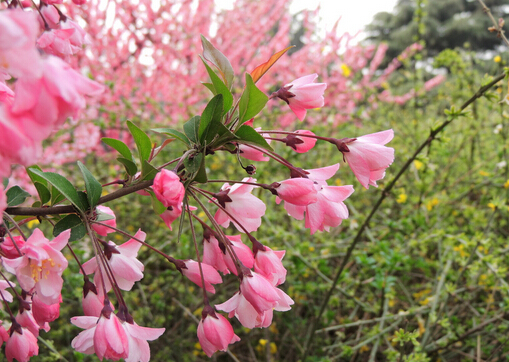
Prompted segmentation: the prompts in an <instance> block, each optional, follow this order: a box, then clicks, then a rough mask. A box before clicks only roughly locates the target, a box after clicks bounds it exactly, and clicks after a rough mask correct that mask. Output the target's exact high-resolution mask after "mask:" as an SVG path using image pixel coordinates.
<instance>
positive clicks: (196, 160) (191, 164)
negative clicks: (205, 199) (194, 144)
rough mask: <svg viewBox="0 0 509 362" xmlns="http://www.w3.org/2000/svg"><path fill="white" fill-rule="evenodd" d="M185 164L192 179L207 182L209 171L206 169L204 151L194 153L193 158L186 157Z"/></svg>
mask: <svg viewBox="0 0 509 362" xmlns="http://www.w3.org/2000/svg"><path fill="white" fill-rule="evenodd" d="M184 166H185V168H186V170H187V172H189V174H190V175H192V176H191V177H190V180H193V181H197V182H200V183H205V182H207V171H206V169H205V157H204V156H203V153H198V154H196V155H194V157H193V158H189V157H188V158H186V159H185V160H184Z"/></svg>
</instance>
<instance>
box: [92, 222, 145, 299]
mask: <svg viewBox="0 0 509 362" xmlns="http://www.w3.org/2000/svg"><path fill="white" fill-rule="evenodd" d="M146 235H147V234H145V233H144V232H143V231H141V229H140V230H138V232H137V233H136V234H135V235H134V236H135V237H136V238H137V239H139V240H141V241H145V237H146ZM140 247H141V243H140V242H139V241H137V240H135V239H130V240H129V241H127V242H125V243H123V244H122V245H118V246H117V245H116V244H115V243H114V242H112V241H109V242H108V244H104V254H105V255H106V258H107V259H108V260H109V264H110V268H111V271H112V272H113V276H114V277H115V281H116V282H117V285H118V287H119V288H120V289H122V290H131V288H132V287H133V285H134V282H137V281H138V280H141V279H142V278H143V269H144V266H143V264H142V263H141V262H140V261H139V260H138V259H136V257H137V256H138V250H140ZM83 269H84V270H85V273H87V275H88V274H92V273H95V276H94V282H95V284H96V285H97V286H100V285H102V279H104V284H105V285H104V287H105V288H106V290H108V291H109V290H110V289H111V283H110V281H109V278H107V277H106V275H107V274H106V273H105V271H104V269H103V267H102V265H101V272H102V273H103V277H104V278H101V276H100V273H101V272H99V270H98V265H97V258H96V257H93V258H92V259H90V260H89V261H87V262H86V263H84V264H83Z"/></svg>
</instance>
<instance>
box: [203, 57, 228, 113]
mask: <svg viewBox="0 0 509 362" xmlns="http://www.w3.org/2000/svg"><path fill="white" fill-rule="evenodd" d="M201 60H202V62H203V65H205V68H206V69H207V73H208V74H209V77H210V79H211V80H212V84H213V85H214V89H215V92H213V93H214V95H216V94H222V95H223V101H224V105H223V112H225V113H226V112H228V111H229V110H230V108H231V107H232V104H233V96H232V92H230V89H228V87H227V86H226V85H225V84H224V83H223V81H222V80H221V79H220V78H219V77H218V76H217V74H216V73H214V71H213V70H212V68H210V67H209V65H208V64H207V62H206V61H205V60H204V59H203V58H202V59H201ZM209 89H210V88H209Z"/></svg>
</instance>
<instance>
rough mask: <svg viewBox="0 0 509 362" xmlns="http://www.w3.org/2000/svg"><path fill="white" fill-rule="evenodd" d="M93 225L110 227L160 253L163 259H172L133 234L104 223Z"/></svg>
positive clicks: (97, 222)
mask: <svg viewBox="0 0 509 362" xmlns="http://www.w3.org/2000/svg"><path fill="white" fill-rule="evenodd" d="M92 223H94V224H97V225H101V226H106V227H108V228H110V229H112V230H115V231H116V232H117V233H120V234H122V235H125V236H127V237H128V238H131V239H133V240H136V241H137V242H139V243H140V244H142V245H144V246H146V247H147V248H149V249H150V250H152V251H155V252H156V253H158V254H159V255H161V256H163V257H164V258H166V259H169V258H171V256H169V255H167V254H165V253H163V252H162V251H161V250H159V249H157V248H155V247H153V246H152V245H150V244H148V243H146V242H144V241H142V240H140V239H138V238H137V237H135V236H132V235H131V234H129V233H127V232H125V231H123V230H120V229H118V228H116V227H113V226H110V225H106V224H104V223H102V222H99V221H92Z"/></svg>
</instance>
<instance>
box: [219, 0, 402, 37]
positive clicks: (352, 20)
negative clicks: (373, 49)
mask: <svg viewBox="0 0 509 362" xmlns="http://www.w3.org/2000/svg"><path fill="white" fill-rule="evenodd" d="M215 1H216V4H217V5H218V6H219V7H221V8H232V7H233V6H232V4H233V2H234V0H215ZM260 1H265V0H260ZM276 1H277V0H276ZM396 2H397V0H293V1H292V5H291V7H290V11H291V12H292V13H297V12H299V11H301V10H303V9H309V10H315V9H316V8H317V7H318V5H319V4H320V5H321V6H320V15H321V17H322V19H323V24H322V25H323V27H324V29H328V30H330V29H331V28H332V27H333V26H334V23H335V22H336V21H337V20H338V19H339V18H341V20H340V21H339V25H338V31H339V32H340V33H345V32H348V33H350V34H351V35H354V34H356V33H357V32H359V31H361V30H362V29H363V28H364V26H365V25H367V24H369V23H370V22H371V20H372V19H373V16H374V15H375V14H376V13H378V12H381V11H387V12H392V10H393V9H394V6H395V5H396ZM361 39H362V34H360V35H359V40H361Z"/></svg>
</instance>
